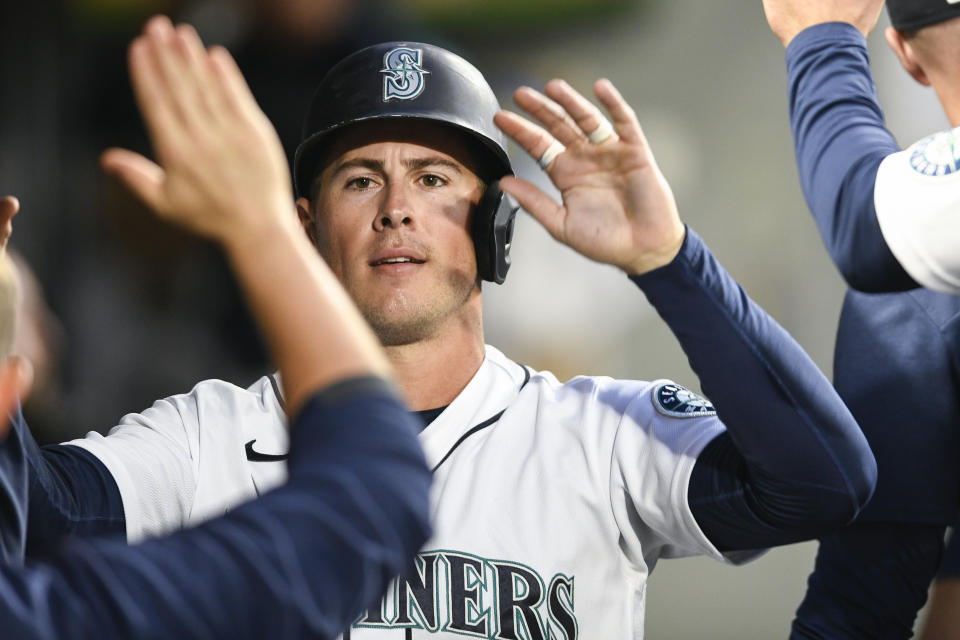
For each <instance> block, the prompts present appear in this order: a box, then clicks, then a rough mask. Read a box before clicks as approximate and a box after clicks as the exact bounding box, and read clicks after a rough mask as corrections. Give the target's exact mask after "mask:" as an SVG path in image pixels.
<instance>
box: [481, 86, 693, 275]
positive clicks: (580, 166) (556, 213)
mask: <svg viewBox="0 0 960 640" xmlns="http://www.w3.org/2000/svg"><path fill="white" fill-rule="evenodd" d="M593 89H594V93H595V95H596V96H597V98H598V99H599V101H600V103H601V104H602V105H603V106H604V108H605V109H606V110H607V112H608V113H609V114H610V116H611V118H612V124H613V129H614V133H613V135H611V136H609V137H608V138H607V139H606V140H604V141H602V142H601V143H599V144H596V143H593V142H591V141H590V140H589V139H588V137H587V135H588V134H589V133H590V132H592V131H594V130H596V129H597V127H598V126H600V125H601V123H602V122H603V118H604V116H603V114H602V113H601V112H600V110H599V109H598V108H597V107H596V106H594V105H593V104H592V103H591V102H590V101H588V100H587V99H586V98H584V97H583V96H582V95H580V94H579V93H577V92H576V91H575V90H574V89H573V88H572V87H571V86H570V85H569V84H567V83H566V82H565V81H563V80H551V81H550V82H549V83H547V85H546V87H545V89H544V93H543V94H542V93H540V92H538V91H535V90H533V89H531V88H529V87H521V88H519V89H517V91H516V92H515V93H514V100H515V101H516V103H517V105H519V106H520V107H521V108H522V109H524V111H526V112H527V113H528V114H530V116H531V117H533V118H535V119H536V120H537V121H538V122H539V123H540V124H541V125H542V126H538V125H536V124H534V123H532V122H530V121H529V120H526V119H525V118H522V117H520V116H518V115H517V114H515V113H511V112H509V111H501V112H500V113H498V114H497V115H496V116H495V118H494V122H495V123H496V124H497V126H498V127H500V129H501V130H502V131H503V132H504V133H505V134H506V135H507V136H509V137H510V138H512V139H513V140H514V141H515V142H516V143H517V144H519V145H520V146H521V147H523V149H525V150H526V151H527V153H529V154H530V155H531V156H533V157H534V158H540V157H541V156H542V155H543V153H544V151H546V150H547V148H548V147H549V146H550V145H551V143H552V142H553V141H554V140H557V141H559V142H560V143H562V144H563V145H564V146H565V147H566V149H565V151H564V152H563V153H561V154H560V155H559V156H557V157H556V158H555V159H554V160H553V161H552V162H551V163H550V164H549V165H548V166H547V168H546V172H547V174H548V175H549V177H550V179H551V181H552V182H553V184H554V185H555V186H556V187H557V189H559V191H560V194H561V196H562V199H563V202H562V203H561V204H557V203H556V202H554V201H553V199H552V198H551V197H550V196H548V195H547V194H545V193H544V192H543V191H542V190H540V189H539V188H538V187H536V186H534V185H533V184H531V183H530V182H528V181H526V180H523V179H520V178H516V177H505V178H502V179H501V181H500V186H501V188H502V189H503V190H504V191H505V192H507V193H508V194H510V195H511V196H513V197H514V198H515V199H516V200H517V202H519V203H520V206H522V207H523V208H524V209H526V210H527V211H529V212H530V214H531V215H532V216H533V217H534V218H536V220H537V221H538V222H540V224H542V225H543V226H544V227H545V228H546V230H547V231H548V232H549V233H550V235H552V236H553V237H554V238H555V239H556V240H558V241H559V242H562V243H564V244H566V245H568V246H569V247H570V248H572V249H574V250H575V251H577V252H579V253H581V254H583V255H584V256H586V257H588V258H590V259H592V260H596V261H597V262H603V263H607V264H612V265H614V266H617V267H619V268H621V269H623V270H624V271H625V272H626V273H628V274H631V275H636V274H641V273H646V272H647V271H651V270H653V269H656V268H657V267H661V266H663V265H665V264H667V263H669V262H670V261H671V260H673V258H674V257H675V256H676V255H677V253H678V252H679V251H680V247H681V245H682V244H683V238H684V236H685V233H686V232H685V229H684V226H683V223H682V222H681V221H680V216H679V214H678V213H677V205H676V202H675V200H674V198H673V193H672V192H671V191H670V186H669V185H668V184H667V181H666V179H664V177H663V174H661V173H660V170H659V168H658V167H657V164H656V162H655V160H654V157H653V154H652V153H651V151H650V148H649V146H648V145H647V141H646V138H645V137H644V135H643V131H642V130H641V128H640V123H639V122H638V121H637V117H636V115H635V114H634V112H633V109H632V108H631V107H630V105H628V104H627V103H626V101H625V100H624V99H623V97H622V96H621V95H620V93H619V92H618V91H617V90H616V88H615V87H614V86H613V84H612V83H611V82H610V81H609V80H605V79H601V80H598V81H597V82H596V83H595V84H594V87H593ZM544 94H545V95H544Z"/></svg>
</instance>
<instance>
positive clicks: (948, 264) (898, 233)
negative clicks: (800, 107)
mask: <svg viewBox="0 0 960 640" xmlns="http://www.w3.org/2000/svg"><path fill="white" fill-rule="evenodd" d="M873 196H874V209H875V211H876V216H877V223H878V224H879V226H880V231H881V233H882V234H883V238H884V240H885V241H886V243H887V246H888V247H889V248H890V251H891V253H893V255H894V257H895V258H896V259H897V261H898V262H899V263H900V264H901V265H902V266H903V268H904V270H905V271H906V272H907V273H908V274H910V276H911V277H912V278H913V279H914V280H916V281H917V282H918V283H919V284H921V285H923V286H925V287H928V288H930V289H933V290H935V291H940V292H943V293H950V294H956V293H958V292H960V260H958V258H957V255H958V254H957V247H958V246H960V224H958V223H957V217H956V211H957V207H958V205H960V127H958V128H956V129H951V130H947V131H940V132H938V133H935V134H933V135H931V136H927V137H926V138H923V139H922V140H920V141H918V142H916V143H914V144H913V145H911V146H910V147H908V148H907V149H904V150H902V151H898V152H896V153H892V154H890V155H888V156H886V157H885V158H884V159H883V161H882V162H881V163H880V167H879V169H878V170H877V178H876V184H875V186H874V194H873Z"/></svg>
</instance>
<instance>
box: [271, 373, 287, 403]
mask: <svg viewBox="0 0 960 640" xmlns="http://www.w3.org/2000/svg"><path fill="white" fill-rule="evenodd" d="M267 377H268V378H270V386H271V387H273V395H275V396H277V402H279V403H280V408H281V409H283V410H284V411H286V410H287V403H286V402H284V401H283V394H282V393H280V383H279V382H277V374H275V373H271V374H270V375H269V376H267Z"/></svg>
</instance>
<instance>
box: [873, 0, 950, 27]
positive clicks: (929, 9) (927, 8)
mask: <svg viewBox="0 0 960 640" xmlns="http://www.w3.org/2000/svg"><path fill="white" fill-rule="evenodd" d="M887 13H889V14H890V23H891V24H892V25H893V28H894V29H897V30H898V31H910V30H913V29H919V28H921V27H926V26H928V25H931V24H936V23H938V22H943V21H944V20H952V19H953V18H956V17H958V16H960V5H958V4H957V2H956V0H947V1H946V2H944V0H887Z"/></svg>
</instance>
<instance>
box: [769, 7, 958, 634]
mask: <svg viewBox="0 0 960 640" xmlns="http://www.w3.org/2000/svg"><path fill="white" fill-rule="evenodd" d="M882 4H883V3H882V2H880V1H879V0H858V1H856V2H851V1H844V2H839V1H838V2H832V1H827V0H821V1H819V2H807V1H801V0H796V1H794V0H765V1H764V7H765V10H766V12H767V19H768V21H769V23H770V26H771V28H772V29H773V31H774V33H775V34H776V35H777V36H778V37H779V38H780V40H781V41H782V42H783V44H784V45H785V46H786V48H787V54H786V58H787V73H788V84H789V101H790V121H791V126H792V128H793V134H794V141H795V145H796V153H797V164H798V166H799V170H800V179H801V183H802V186H803V190H804V194H805V195H806V198H807V202H808V203H809V206H810V209H811V211H812V212H813V214H814V217H815V219H816V221H817V224H818V226H819V227H820V231H821V235H822V236H823V239H824V242H825V244H826V246H827V249H828V250H829V252H830V254H831V256H832V257H833V259H834V261H835V262H836V263H837V266H838V268H839V269H840V272H841V273H842V274H843V276H844V278H845V279H846V280H847V282H848V283H849V285H850V287H851V289H850V290H849V291H848V293H847V296H846V299H845V301H844V306H843V310H842V312H841V316H840V327H839V330H838V334H837V345H836V354H835V363H834V383H835V385H836V388H837V390H838V391H839V392H840V395H841V397H843V398H844V400H845V401H846V402H847V405H848V406H849V407H850V409H851V411H852V412H853V414H854V415H855V416H856V417H857V420H858V421H859V422H860V424H861V426H862V427H863V429H864V431H865V433H866V435H867V438H868V440H869V441H870V445H871V448H872V449H873V451H874V453H875V454H876V456H877V464H878V470H879V477H878V484H877V491H876V494H875V495H874V496H873V498H872V499H871V501H870V503H869V504H868V505H867V507H866V508H865V509H864V511H863V513H862V514H861V515H860V517H859V519H858V521H857V523H856V524H855V525H854V526H852V527H850V528H848V529H846V530H844V531H841V532H838V533H835V534H832V535H828V536H825V537H823V538H822V539H821V542H820V549H819V552H818V555H817V561H816V566H815V569H814V571H813V574H812V575H811V576H810V580H809V586H808V591H807V594H806V598H805V599H804V601H803V603H802V604H801V605H800V608H799V610H798V612H797V616H796V619H795V620H794V623H793V637H795V638H909V637H911V633H912V628H913V623H914V619H915V617H916V613H917V610H918V609H919V608H920V607H921V606H922V604H923V603H924V601H925V599H926V594H927V588H928V585H929V584H930V580H931V579H932V578H933V576H934V574H935V572H936V571H937V566H938V564H939V562H940V555H941V551H942V545H943V533H944V528H945V527H946V525H948V524H951V523H952V522H954V521H955V519H956V518H957V514H958V504H960V495H958V491H960V476H958V470H960V465H958V461H960V440H958V439H960V404H958V403H960V387H958V383H957V380H958V379H960V378H958V374H960V369H958V365H960V344H958V342H957V340H958V338H960V333H958V329H957V328H958V324H957V322H958V318H960V298H958V297H956V296H953V295H946V294H945V293H941V292H948V293H950V292H952V293H957V291H958V290H957V284H958V282H960V280H958V279H957V273H956V265H957V262H956V258H957V255H958V254H957V249H958V248H960V242H958V239H957V233H958V227H957V224H956V222H955V220H954V213H955V209H956V205H957V203H958V202H960V189H958V188H957V187H958V185H957V182H956V180H957V175H958V174H957V168H958V166H960V165H958V164H957V160H958V159H960V156H957V155H956V154H955V150H954V143H953V140H954V139H955V136H956V135H957V131H956V130H953V131H945V132H942V133H938V134H935V135H933V136H931V137H929V138H926V139H924V140H922V141H920V142H918V143H917V144H915V145H913V146H911V147H910V148H908V149H906V150H901V149H900V147H899V145H897V143H896V141H895V140H894V139H893V136H892V135H891V134H890V133H889V132H888V131H887V130H886V128H885V127H884V123H883V115H882V112H881V110H880V106H879V104H878V102H877V96H876V93H875V90H874V85H873V81H872V78H871V75H870V68H869V61H868V58H867V48H866V42H865V40H864V37H865V36H866V34H867V33H869V32H870V31H871V29H872V28H873V27H874V26H875V24H876V21H877V18H878V16H879V12H880V10H881V7H882ZM887 7H888V10H889V13H890V19H891V22H892V24H893V26H892V27H891V28H890V29H888V30H887V33H886V37H887V42H888V43H889V44H890V46H891V47H892V48H893V50H894V52H895V53H896V54H897V56H898V57H899V58H900V60H901V62H902V63H903V66H904V68H905V69H906V70H907V71H908V72H909V73H910V74H911V75H912V76H913V77H914V78H915V79H916V80H918V81H919V82H921V83H923V84H928V85H932V86H933V87H934V89H936V91H937V95H938V96H939V98H940V101H941V103H942V105H943V108H944V111H945V112H946V114H947V116H948V118H949V119H950V122H951V125H953V126H956V125H958V124H960V100H958V96H957V95H956V93H955V88H956V87H957V86H958V82H960V64H958V60H960V58H958V57H957V55H956V51H957V42H958V36H960V20H957V19H956V18H960V5H957V4H955V3H951V2H948V1H947V0H910V1H907V0H891V1H889V2H887ZM919 285H923V286H924V287H926V288H917V287H918V286H919ZM864 292H866V293H864Z"/></svg>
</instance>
